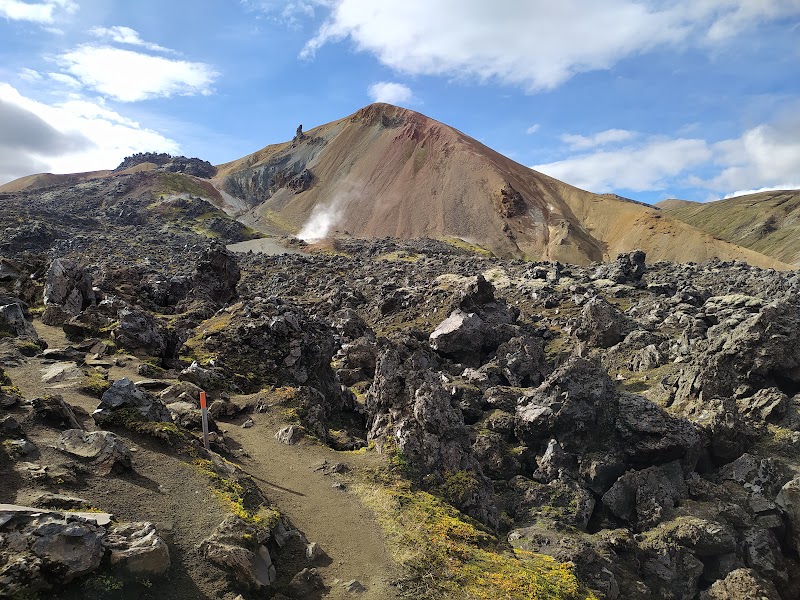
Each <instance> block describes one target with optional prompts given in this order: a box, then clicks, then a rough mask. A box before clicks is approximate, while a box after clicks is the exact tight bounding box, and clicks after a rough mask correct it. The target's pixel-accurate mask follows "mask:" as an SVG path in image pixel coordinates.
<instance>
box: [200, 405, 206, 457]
mask: <svg viewBox="0 0 800 600" xmlns="http://www.w3.org/2000/svg"><path fill="white" fill-rule="evenodd" d="M206 404H207V403H206V393H205V392H200V413H201V415H202V417H203V446H204V447H205V449H206V450H208V408H207V407H206Z"/></svg>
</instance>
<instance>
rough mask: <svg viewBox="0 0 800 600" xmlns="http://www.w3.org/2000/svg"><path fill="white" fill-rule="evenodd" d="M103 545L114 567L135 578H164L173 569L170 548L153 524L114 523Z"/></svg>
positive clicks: (110, 526) (109, 528)
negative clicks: (163, 575)
mask: <svg viewBox="0 0 800 600" xmlns="http://www.w3.org/2000/svg"><path fill="white" fill-rule="evenodd" d="M103 546H104V547H105V548H106V549H107V550H108V551H109V552H110V556H109V562H110V563H111V565H112V567H114V568H115V569H121V570H122V571H123V572H125V573H127V574H129V575H132V576H134V577H151V576H155V575H162V574H164V573H165V572H166V571H167V570H168V569H169V567H170V557H169V548H168V547H167V544H166V543H165V542H164V540H162V539H161V538H160V537H159V536H158V533H157V532H156V527H155V525H153V524H152V523H147V522H140V523H114V524H111V525H109V527H108V532H107V535H106V537H105V539H104V540H103Z"/></svg>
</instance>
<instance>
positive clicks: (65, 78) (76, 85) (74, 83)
mask: <svg viewBox="0 0 800 600" xmlns="http://www.w3.org/2000/svg"><path fill="white" fill-rule="evenodd" d="M47 76H48V77H49V78H50V79H52V80H53V81H56V82H58V83H61V84H64V85H66V86H67V87H70V88H73V89H76V90H77V89H80V88H81V87H82V85H81V82H80V81H78V80H77V79H75V78H74V77H72V76H71V75H66V74H64V73H48V74H47Z"/></svg>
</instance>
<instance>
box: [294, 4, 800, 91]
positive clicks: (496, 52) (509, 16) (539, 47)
mask: <svg viewBox="0 0 800 600" xmlns="http://www.w3.org/2000/svg"><path fill="white" fill-rule="evenodd" d="M303 4H306V5H312V4H313V5H319V6H322V7H324V8H325V9H327V10H328V11H329V16H328V18H327V19H326V21H325V22H324V23H323V25H322V26H321V27H320V28H319V30H318V31H317V34H316V35H315V36H314V37H313V38H312V39H311V40H309V41H308V43H307V44H306V46H305V48H304V50H303V52H302V54H301V55H302V56H304V57H312V56H313V55H314V54H315V53H316V52H317V51H319V50H320V49H321V48H322V47H323V46H325V45H326V44H329V43H334V42H338V41H342V40H345V39H349V40H350V41H351V42H352V43H353V44H354V45H355V46H356V48H357V49H358V50H361V51H364V52H369V53H371V54H374V55H375V56H376V57H377V58H378V59H379V60H380V61H381V62H382V63H383V64H384V65H387V66H389V67H391V68H393V69H395V70H396V71H398V72H401V73H407V74H425V75H447V76H455V77H469V78H475V79H478V80H481V81H491V80H497V81H500V82H502V83H506V84H511V85H517V86H521V87H523V88H525V89H526V90H528V91H538V90H546V89H552V88H555V87H557V86H559V85H560V84H562V83H564V82H565V81H567V80H568V79H570V78H571V77H573V76H574V75H575V74H577V73H581V72H586V71H593V70H598V69H608V68H610V67H612V66H613V65H614V64H615V63H617V62H618V61H620V60H621V59H623V58H625V57H627V56H631V55H634V54H637V53H641V52H647V51H649V50H652V49H654V48H656V47H659V46H665V45H675V46H676V47H677V46H678V45H685V44H698V43H699V44H713V43H718V42H720V41H722V40H725V39H728V38H730V37H732V36H734V35H736V34H737V33H739V32H741V31H742V30H744V29H745V28H748V27H753V26H755V25H756V24H757V23H759V22H760V21H767V20H772V19H777V18H781V17H784V16H787V15H796V14H800V3H799V2H798V1H797V0H759V1H758V2H739V1H735V0H673V1H672V2H668V3H665V2H641V1H637V0H605V1H604V2H596V1H595V0H562V1H560V2H551V1H550V0H505V1H504V2H499V3H498V2H494V3H487V2H485V1H484V0H438V1H437V2H430V0H402V1H390V0H386V1H382V2H375V1H374V0H325V1H322V0H318V1H317V2H310V3H309V2H305V3H303Z"/></svg>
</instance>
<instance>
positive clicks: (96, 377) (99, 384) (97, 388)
mask: <svg viewBox="0 0 800 600" xmlns="http://www.w3.org/2000/svg"><path fill="white" fill-rule="evenodd" d="M84 374H85V375H86V378H85V379H84V380H83V381H82V382H81V384H80V385H79V386H78V390H79V391H81V392H84V393H85V394H88V395H89V396H93V397H95V398H100V397H101V396H102V395H103V394H104V393H105V392H106V390H107V389H108V388H110V387H111V382H110V381H109V380H108V375H106V374H103V373H101V372H100V371H98V370H97V369H85V370H84Z"/></svg>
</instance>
